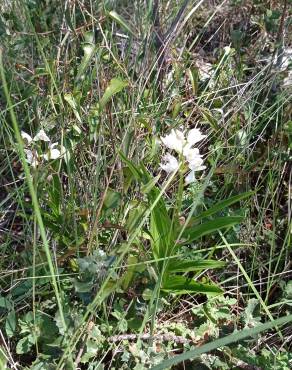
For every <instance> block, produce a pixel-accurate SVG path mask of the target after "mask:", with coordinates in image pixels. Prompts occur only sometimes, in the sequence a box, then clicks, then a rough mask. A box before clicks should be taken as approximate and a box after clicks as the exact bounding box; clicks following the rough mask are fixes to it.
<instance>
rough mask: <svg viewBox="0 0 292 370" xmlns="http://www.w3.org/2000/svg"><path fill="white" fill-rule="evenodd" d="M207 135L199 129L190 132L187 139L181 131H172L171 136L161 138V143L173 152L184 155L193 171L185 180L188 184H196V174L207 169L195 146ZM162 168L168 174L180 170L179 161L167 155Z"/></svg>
mask: <svg viewBox="0 0 292 370" xmlns="http://www.w3.org/2000/svg"><path fill="white" fill-rule="evenodd" d="M205 137H206V135H203V134H202V133H201V131H200V130H199V129H197V128H193V129H191V130H189V132H188V133H187V135H186V137H185V134H184V133H183V132H182V131H181V130H175V129H172V130H171V132H170V134H168V135H166V136H164V137H161V138H160V139H161V142H162V143H163V144H164V145H165V146H166V147H167V148H168V149H171V150H175V151H176V152H177V153H179V154H182V155H183V157H184V159H185V161H186V162H187V163H188V167H189V169H190V170H191V171H190V172H189V174H188V175H187V176H186V178H185V182H186V184H190V183H192V182H194V181H195V180H196V179H195V172H196V171H202V170H204V169H205V168H206V166H204V165H203V163H204V160H203V158H202V155H201V154H200V151H199V149H198V148H193V146H194V145H195V144H196V143H198V142H199V141H201V140H202V139H204V138H205ZM160 167H161V168H162V169H163V170H164V171H166V172H167V173H171V172H174V171H176V170H177V169H178V168H179V163H178V161H177V159H176V158H175V157H174V156H172V155H171V154H169V153H167V154H166V155H165V156H164V157H163V163H161V164H160Z"/></svg>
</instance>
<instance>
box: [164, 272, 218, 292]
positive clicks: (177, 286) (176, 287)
mask: <svg viewBox="0 0 292 370" xmlns="http://www.w3.org/2000/svg"><path fill="white" fill-rule="evenodd" d="M162 290H163V291H165V292H169V293H174V294H191V293H204V294H220V293H222V292H223V291H222V289H220V288H219V287H218V286H217V285H213V284H202V283H197V282H196V281H194V280H191V279H189V278H186V277H184V276H180V275H176V276H168V277H167V279H165V282H164V284H163V287H162Z"/></svg>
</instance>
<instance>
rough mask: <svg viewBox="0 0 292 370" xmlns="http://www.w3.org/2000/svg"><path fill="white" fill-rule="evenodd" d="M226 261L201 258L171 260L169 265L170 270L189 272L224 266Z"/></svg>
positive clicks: (168, 269)
mask: <svg viewBox="0 0 292 370" xmlns="http://www.w3.org/2000/svg"><path fill="white" fill-rule="evenodd" d="M224 266H225V262H222V261H215V260H201V261H190V260H184V261H177V260H174V261H171V262H170V263H169V265H168V267H167V271H168V272H189V271H199V270H205V269H216V268H220V267H224Z"/></svg>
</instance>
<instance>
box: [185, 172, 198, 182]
mask: <svg viewBox="0 0 292 370" xmlns="http://www.w3.org/2000/svg"><path fill="white" fill-rule="evenodd" d="M195 181H196V176H195V171H191V172H190V173H189V174H188V175H187V176H186V178H185V183H186V184H187V185H188V184H191V183H192V182H195Z"/></svg>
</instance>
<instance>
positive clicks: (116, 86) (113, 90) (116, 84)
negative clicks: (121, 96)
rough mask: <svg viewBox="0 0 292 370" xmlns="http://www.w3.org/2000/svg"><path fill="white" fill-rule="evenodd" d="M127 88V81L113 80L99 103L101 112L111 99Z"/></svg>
mask: <svg viewBox="0 0 292 370" xmlns="http://www.w3.org/2000/svg"><path fill="white" fill-rule="evenodd" d="M126 86H128V82H127V81H123V80H120V79H119V78H113V79H112V80H111V81H110V83H109V85H108V87H107V88H106V89H105V92H104V94H103V97H102V98H101V99H100V101H99V107H100V110H103V108H104V107H105V105H106V103H107V102H108V101H109V100H110V99H111V97H112V96H113V95H115V94H117V93H118V92H120V91H121V90H123V89H124V88H125V87H126Z"/></svg>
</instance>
